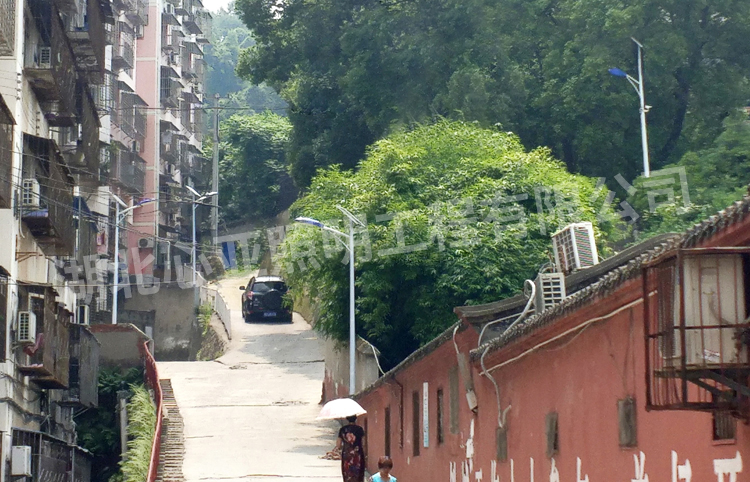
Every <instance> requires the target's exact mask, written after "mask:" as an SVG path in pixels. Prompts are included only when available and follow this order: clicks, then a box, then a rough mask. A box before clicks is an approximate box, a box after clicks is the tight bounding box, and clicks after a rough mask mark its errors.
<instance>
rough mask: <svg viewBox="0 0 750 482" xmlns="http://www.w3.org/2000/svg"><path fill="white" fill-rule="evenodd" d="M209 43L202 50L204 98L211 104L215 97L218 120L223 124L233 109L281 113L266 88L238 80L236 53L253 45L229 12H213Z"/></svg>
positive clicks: (279, 102) (277, 99) (276, 99)
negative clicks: (209, 100) (204, 70)
mask: <svg viewBox="0 0 750 482" xmlns="http://www.w3.org/2000/svg"><path fill="white" fill-rule="evenodd" d="M211 36H212V38H211V43H210V44H208V45H206V47H205V53H206V55H205V60H206V65H207V69H206V98H208V99H211V100H212V101H213V97H214V94H219V95H220V96H221V100H220V101H219V105H220V107H224V108H226V110H221V111H219V120H220V121H223V120H225V119H227V118H229V116H231V115H232V113H234V112H236V110H233V109H236V108H243V109H244V108H247V109H248V110H247V111H246V113H251V112H263V111H265V110H272V111H274V112H277V113H280V114H281V113H283V112H284V111H285V109H286V103H285V102H284V101H283V100H282V99H281V98H280V97H279V96H278V95H277V94H276V92H274V90H273V89H272V88H270V87H268V86H266V85H263V84H260V85H253V84H251V83H250V82H247V81H245V80H242V79H241V78H239V77H238V76H237V75H236V74H235V72H234V69H235V66H236V65H237V61H238V59H239V55H240V52H241V51H242V50H243V49H246V48H249V47H251V46H253V45H254V44H255V40H254V39H253V37H252V34H251V32H250V30H248V29H247V27H245V26H244V25H243V24H242V22H241V21H240V19H239V18H238V17H237V15H235V14H234V12H233V6H230V8H229V11H226V10H219V11H218V12H214V13H213V20H212V22H211Z"/></svg>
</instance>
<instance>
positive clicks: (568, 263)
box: [552, 222, 599, 274]
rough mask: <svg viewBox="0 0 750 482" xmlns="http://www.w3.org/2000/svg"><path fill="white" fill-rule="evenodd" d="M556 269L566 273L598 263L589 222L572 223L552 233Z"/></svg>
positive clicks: (592, 230)
mask: <svg viewBox="0 0 750 482" xmlns="http://www.w3.org/2000/svg"><path fill="white" fill-rule="evenodd" d="M552 249H553V251H554V252H555V266H556V267H557V270H558V271H560V272H562V273H565V274H568V273H571V272H573V271H575V270H579V269H583V268H588V267H591V266H594V265H595V264H598V263H599V255H598V253H597V251H596V241H595V240H594V227H593V226H592V224H591V223H589V222H585V223H573V224H569V225H568V226H565V227H564V228H563V229H561V230H560V231H558V232H556V233H555V234H553V235H552Z"/></svg>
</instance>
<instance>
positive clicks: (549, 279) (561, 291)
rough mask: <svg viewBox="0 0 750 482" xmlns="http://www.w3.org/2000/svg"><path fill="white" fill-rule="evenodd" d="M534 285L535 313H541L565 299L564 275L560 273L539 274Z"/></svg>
mask: <svg viewBox="0 0 750 482" xmlns="http://www.w3.org/2000/svg"><path fill="white" fill-rule="evenodd" d="M534 284H535V285H536V295H535V300H534V301H535V304H534V310H535V312H536V313H541V312H542V311H544V310H546V309H548V308H551V307H552V306H554V305H556V304H557V303H559V302H561V301H562V300H564V299H565V296H566V293H565V275H564V274H562V273H539V275H537V277H536V280H534Z"/></svg>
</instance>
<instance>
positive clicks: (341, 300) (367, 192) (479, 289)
mask: <svg viewBox="0 0 750 482" xmlns="http://www.w3.org/2000/svg"><path fill="white" fill-rule="evenodd" d="M600 194H601V193H600V192H597V190H596V189H595V181H594V180H592V179H589V178H586V177H583V176H580V175H573V174H570V173H568V172H567V171H566V169H565V167H564V165H563V164H561V163H560V162H559V161H556V160H555V159H553V158H552V157H551V156H550V153H549V151H548V150H547V149H535V150H533V151H530V152H527V151H525V150H524V148H523V146H522V145H521V143H520V141H519V139H518V138H517V137H516V136H514V135H513V134H510V133H504V132H500V131H497V130H493V129H483V128H480V127H478V126H477V125H475V124H469V123H463V122H449V121H439V122H437V123H435V124H433V125H423V126H418V127H416V128H415V129H414V130H412V131H409V132H403V133H399V134H394V135H392V136H390V137H388V138H386V139H383V140H381V141H378V142H377V143H375V144H374V145H373V146H372V147H371V148H370V149H369V150H368V155H367V157H366V159H365V160H364V161H363V162H362V163H361V164H360V166H359V169H358V171H357V172H356V173H351V172H345V171H342V170H341V169H340V168H339V167H338V166H334V167H330V168H327V169H325V170H321V171H319V173H318V174H317V176H315V178H314V179H313V181H312V184H311V185H310V189H309V191H308V193H307V195H305V196H304V197H302V198H300V199H299V200H298V201H297V202H295V204H294V205H293V206H292V209H291V211H292V215H293V216H309V217H313V218H316V219H319V220H322V221H324V222H325V223H326V224H327V225H329V226H333V227H338V229H341V230H344V231H345V230H346V229H347V228H345V227H343V225H340V224H339V222H340V219H341V215H340V213H339V211H338V210H337V209H336V207H335V206H336V205H337V204H341V205H343V206H345V207H347V208H348V209H350V210H351V211H352V212H354V213H355V214H356V215H358V216H360V217H361V218H362V219H365V220H367V221H368V223H369V224H368V225H367V229H366V231H360V232H359V233H358V234H357V239H358V243H359V244H360V245H361V246H360V247H359V248H358V249H357V255H356V268H357V273H356V281H357V295H356V296H357V298H356V301H357V330H358V333H359V334H360V335H363V336H365V337H366V338H368V339H369V340H371V341H372V342H373V343H375V344H376V345H377V346H378V348H379V349H381V351H382V353H383V354H384V357H385V359H386V363H385V364H386V365H387V366H393V365H395V364H396V363H398V362H399V361H400V360H401V359H403V358H404V357H405V356H407V355H408V354H409V353H411V352H412V351H413V350H414V349H416V348H417V347H418V346H419V345H420V344H422V343H425V342H427V341H429V340H431V339H432V338H433V337H434V336H435V335H437V334H438V333H440V332H441V331H442V330H444V329H445V328H446V327H448V326H449V325H450V324H451V323H453V322H454V321H455V315H454V314H453V308H454V307H455V306H458V305H463V304H467V303H469V304H475V303H483V302H489V301H495V300H497V299H502V298H504V297H507V296H509V295H512V294H515V293H517V292H518V291H519V290H520V289H521V288H522V285H523V281H524V279H527V278H533V277H534V276H535V274H536V273H537V271H538V270H539V268H540V267H541V266H542V265H543V264H544V263H545V262H548V261H549V258H548V252H549V251H550V250H551V243H550V237H549V236H550V234H551V233H552V232H553V231H554V230H556V229H558V228H559V227H562V226H563V225H564V224H567V223H569V222H571V221H583V220H590V221H597V219H600V220H602V221H603V224H599V225H598V227H597V233H598V235H599V239H600V241H605V240H607V239H610V238H612V237H613V235H614V224H613V221H612V219H613V218H612V214H611V210H609V209H608V208H605V209H603V210H600V211H599V212H597V208H598V207H600V206H601V205H602V202H601V199H599V197H600ZM597 199H599V200H597ZM540 207H541V210H539V208H540ZM321 239H322V248H321ZM346 260H348V257H347V256H346V255H345V254H344V253H343V251H342V250H341V249H340V246H339V245H337V244H336V242H335V241H334V240H333V239H332V238H331V235H330V234H329V233H328V232H326V231H322V230H318V229H314V228H311V227H310V226H306V225H302V224H296V225H294V227H293V229H291V230H290V232H289V234H288V236H287V238H286V240H285V242H284V245H283V246H282V248H281V250H280V253H279V262H280V263H281V266H282V267H283V268H282V269H283V270H284V272H285V276H286V277H287V278H288V280H289V282H290V284H291V285H292V286H294V287H295V289H296V291H297V293H298V294H299V293H303V292H304V293H306V294H307V295H309V296H310V298H311V299H314V300H316V302H317V304H318V307H319V313H320V316H319V319H318V320H317V324H316V328H317V329H319V330H320V331H322V332H323V333H325V334H327V335H329V336H333V337H335V338H338V339H345V338H346V334H347V333H348V328H347V327H348V315H347V313H348V310H347V308H346V307H347V306H348V290H347V286H348V269H347V268H346V266H344V264H342V262H343V261H346ZM488 280H489V282H488Z"/></svg>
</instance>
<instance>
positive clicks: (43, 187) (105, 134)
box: [0, 0, 210, 482]
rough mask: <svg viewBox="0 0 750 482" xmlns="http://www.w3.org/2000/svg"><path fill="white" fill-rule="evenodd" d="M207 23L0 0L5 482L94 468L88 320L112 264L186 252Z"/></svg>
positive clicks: (80, 2)
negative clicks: (86, 418) (82, 420)
mask: <svg viewBox="0 0 750 482" xmlns="http://www.w3.org/2000/svg"><path fill="white" fill-rule="evenodd" d="M208 21H210V15H209V14H207V13H206V12H205V11H204V10H203V8H202V5H201V4H200V3H199V2H198V1H197V0H193V1H190V0H185V1H182V2H177V3H170V2H164V1H163V0H152V1H151V3H148V2H146V1H144V0H0V227H2V229H0V392H1V393H0V435H1V436H2V438H1V439H0V457H2V463H0V479H2V480H9V479H10V478H11V477H16V476H18V477H20V476H25V477H31V478H32V479H33V480H35V481H36V480H42V479H44V480H47V479H49V478H50V477H52V478H60V479H62V478H63V477H73V478H74V479H75V480H81V481H84V482H85V481H87V480H89V478H90V476H89V473H88V471H89V470H90V462H89V460H88V455H87V454H86V453H85V452H84V451H82V450H81V449H80V448H79V447H78V446H77V445H76V433H75V421H74V418H73V415H74V413H75V412H76V411H77V410H80V409H82V408H84V407H92V406H95V405H96V404H97V378H98V358H99V344H98V343H97V341H96V339H95V338H94V337H93V335H92V334H91V332H90V331H89V330H88V327H87V325H88V324H89V323H105V322H106V323H109V322H111V321H112V320H114V321H116V317H113V316H112V306H113V296H112V295H113V289H112V285H113V281H114V279H115V276H114V272H115V271H117V272H118V278H117V279H118V280H122V281H123V282H124V283H125V282H127V281H128V276H127V275H133V274H147V275H153V274H154V271H155V268H156V269H157V270H158V269H162V270H163V269H164V267H166V268H169V267H170V265H169V263H170V261H169V259H170V254H174V253H179V254H181V255H182V258H184V262H185V263H188V262H189V261H190V260H189V258H188V257H187V253H181V252H180V251H179V250H180V249H182V250H187V252H189V248H190V242H189V240H190V235H191V234H192V233H191V231H190V229H189V227H190V226H191V221H192V220H191V219H190V216H191V213H192V205H191V203H190V202H189V200H190V196H189V193H186V192H185V191H184V186H185V185H190V186H193V187H195V188H196V189H205V187H206V186H205V182H206V181H205V179H208V178H209V177H210V175H209V173H208V172H207V170H206V166H207V165H208V162H207V160H206V159H204V158H203V157H202V151H201V148H202V144H201V142H202V137H201V136H202V130H203V126H202V122H203V120H202V110H201V106H202V102H203V71H204V63H203V59H202V57H203V51H202V47H203V45H204V44H205V43H206V42H207V37H206V32H207V28H208V27H207V25H206V23H207V22H208ZM186 201H187V202H186ZM123 212H126V213H127V215H124V216H123V215H120V216H118V214H120V213H123ZM116 224H118V225H119V227H120V229H119V231H120V239H115V229H114V227H115V225H116ZM132 248H135V250H134V251H133V249H132ZM115 253H118V255H117V262H114V261H115ZM133 253H135V255H134V254H133ZM149 255H153V256H154V257H155V258H156V259H157V262H156V263H147V264H146V266H145V267H141V266H140V262H141V261H147V260H148V259H149ZM115 268H117V269H115ZM120 296H122V295H120Z"/></svg>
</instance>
